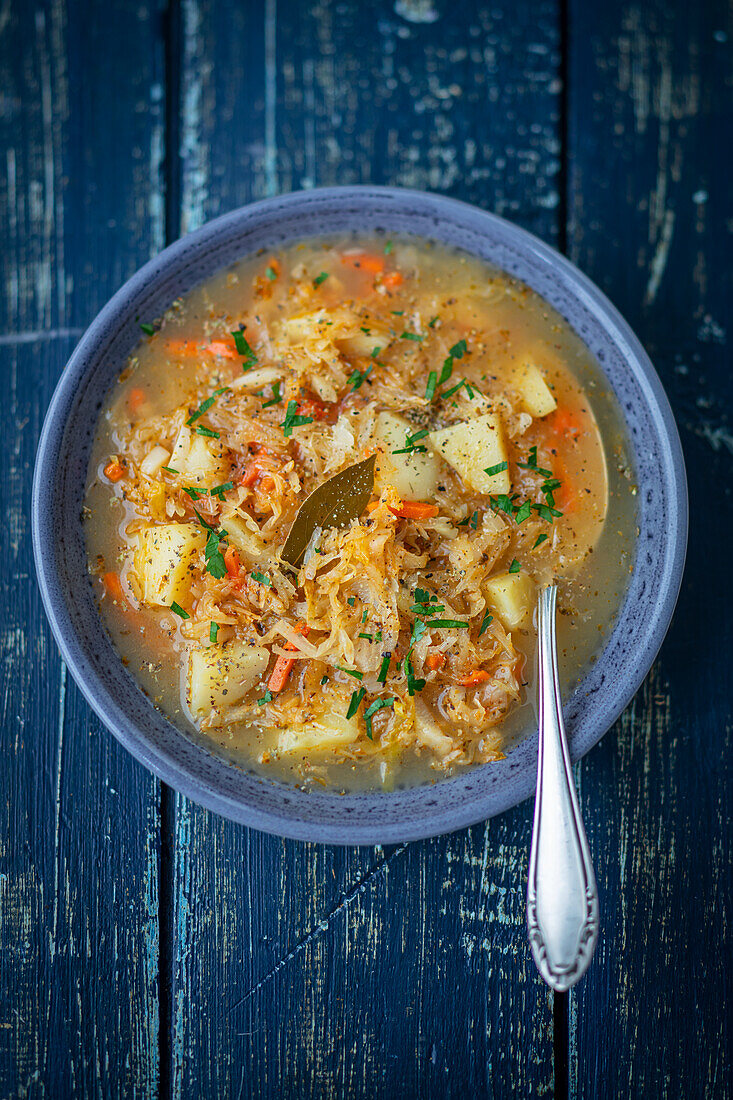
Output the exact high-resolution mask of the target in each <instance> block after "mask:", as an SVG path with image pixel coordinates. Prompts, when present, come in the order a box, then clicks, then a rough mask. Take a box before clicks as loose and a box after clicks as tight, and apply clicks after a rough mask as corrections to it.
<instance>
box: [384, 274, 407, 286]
mask: <svg viewBox="0 0 733 1100" xmlns="http://www.w3.org/2000/svg"><path fill="white" fill-rule="evenodd" d="M404 281H405V280H404V279H403V278H402V273H401V272H399V271H388V272H387V274H386V275H385V276H383V278H382V286H386V287H387V290H392V289H393V288H394V287H397V286H402V284H403V282H404Z"/></svg>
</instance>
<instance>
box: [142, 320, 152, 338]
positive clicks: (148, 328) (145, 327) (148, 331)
mask: <svg viewBox="0 0 733 1100" xmlns="http://www.w3.org/2000/svg"><path fill="white" fill-rule="evenodd" d="M140 328H141V329H142V330H143V332H144V333H145V335H146V336H152V335H153V333H154V332H155V325H151V324H148V323H147V322H146V323H145V324H144V325H140Z"/></svg>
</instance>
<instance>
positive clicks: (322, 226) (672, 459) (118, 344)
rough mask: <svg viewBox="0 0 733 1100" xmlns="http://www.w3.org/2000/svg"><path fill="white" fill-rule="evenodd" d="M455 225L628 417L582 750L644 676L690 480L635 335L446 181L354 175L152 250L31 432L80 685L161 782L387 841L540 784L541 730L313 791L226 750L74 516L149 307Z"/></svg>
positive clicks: (680, 555)
mask: <svg viewBox="0 0 733 1100" xmlns="http://www.w3.org/2000/svg"><path fill="white" fill-rule="evenodd" d="M382 229H383V230H386V231H388V232H393V233H398V232H405V233H412V234H415V235H419V236H425V237H430V238H433V239H436V240H439V241H445V242H447V243H448V244H450V245H455V246H458V247H460V248H463V249H465V250H466V251H467V252H469V253H472V254H474V255H476V256H479V257H481V258H483V259H485V260H488V261H490V262H491V263H493V264H495V265H496V266H498V267H500V268H502V269H503V270H504V271H507V272H509V273H511V274H512V275H515V276H517V277H518V278H520V279H522V280H524V281H525V282H526V283H528V284H529V285H530V286H531V287H533V288H534V289H535V290H536V291H538V292H539V293H540V294H541V295H542V296H543V297H544V298H546V299H547V301H549V302H550V303H551V304H552V305H553V306H554V307H555V309H557V310H558V311H559V312H560V313H561V314H562V316H563V317H565V318H567V320H568V321H569V322H570V324H571V325H572V327H573V328H574V329H575V331H576V332H577V333H578V334H579V335H580V337H581V338H582V339H583V341H584V342H585V344H586V345H587V346H588V348H589V349H590V350H591V352H592V353H593V354H594V355H595V357H596V358H597V359H598V361H599V362H600V364H601V366H602V369H603V371H604V372H605V375H606V377H607V378H608V381H609V383H610V385H611V387H612V388H613V390H614V391H615V393H616V395H617V397H618V400H619V403H620V405H621V409H622V410H623V414H624V417H625V419H626V424H627V427H628V433H629V438H630V441H631V450H632V454H633V460H634V464H635V475H636V480H637V484H638V486H639V490H640V491H639V498H638V509H639V514H638V526H639V529H640V536H639V539H638V543H637V546H636V553H635V568H634V572H633V575H632V579H631V582H630V586H629V589H628V592H627V594H626V598H625V603H624V606H623V608H622V611H621V613H620V614H619V615H618V617H617V619H616V625H615V628H614V630H613V632H612V634H611V636H610V637H609V638H608V641H607V644H606V646H605V649H604V650H603V652H602V654H601V655H600V656H599V659H598V660H597V662H596V663H595V664H594V665H593V666H592V667H591V669H590V671H589V672H588V674H587V676H586V677H585V679H584V680H583V681H582V682H581V684H580V685H579V687H578V688H577V689H576V690H575V691H574V693H573V694H572V696H571V697H570V699H569V700H568V701H567V704H566V719H567V727H568V732H569V737H570V747H571V754H572V757H573V759H577V758H578V757H580V756H582V755H583V754H584V753H585V752H587V751H588V749H590V748H591V746H592V745H594V744H595V743H596V742H597V741H598V740H599V738H600V737H602V735H603V734H604V733H605V731H606V730H607V729H608V728H609V726H610V725H611V724H612V723H613V721H614V720H615V719H616V718H617V717H618V715H619V714H620V713H621V711H622V710H623V709H624V707H625V706H626V705H627V703H628V702H629V701H630V699H631V698H632V696H633V695H634V693H635V692H636V690H637V689H638V687H639V686H640V684H641V682H642V680H643V679H644V677H645V676H646V673H647V672H648V670H649V668H650V666H651V663H652V661H653V660H654V657H655V656H656V654H657V652H658V650H659V647H660V645H661V643H662V639H663V638H664V635H665V632H666V630H667V627H668V625H669V622H670V619H671V616H672V612H673V609H674V605H675V601H676V598H677V593H678V590H679V585H680V581H681V576H682V569H683V565H684V556H685V548H686V539H687V493H686V484H685V473H684V463H683V459H682V451H681V448H680V443H679V438H678V435H677V429H676V427H675V423H674V420H673V418H672V413H671V410H670V408H669V404H668V402H667V399H666V397H665V394H664V391H663V389H662V386H661V383H660V381H659V379H658V377H657V375H656V373H655V372H654V368H653V367H652V365H651V363H650V362H649V359H648V358H647V356H646V354H645V352H644V350H643V348H642V347H641V345H640V344H639V341H638V340H637V339H636V337H635V336H634V334H633V332H631V330H630V329H629V327H628V325H627V324H626V323H625V322H624V320H623V319H622V318H621V317H620V315H619V314H618V313H617V312H616V310H615V309H614V307H613V306H612V305H611V303H610V302H609V301H608V300H607V299H606V298H605V297H604V296H603V294H601V292H600V291H599V290H598V289H597V287H595V286H594V285H593V283H591V282H590V281H589V280H588V279H586V278H585V276H584V275H582V274H581V273H580V272H579V271H578V270H577V269H576V268H575V267H573V266H572V264H570V263H568V261H567V260H565V259H563V257H562V256H560V255H559V254H558V253H556V252H554V251H553V250H552V249H551V248H548V247H547V245H545V244H542V242H541V241H539V240H537V238H536V237H533V236H531V235H530V234H529V233H525V232H524V231H523V230H521V229H517V228H516V227H515V226H513V225H510V224H509V223H508V222H506V221H503V220H502V219H501V218H498V217H495V216H494V215H492V214H486V213H484V212H483V211H481V210H478V209H476V208H475V207H472V206H467V205H465V204H464V203H460V202H456V201H454V200H452V199H446V198H441V197H440V196H437V195H430V194H425V193H422V192H418V191H407V190H400V189H395V188H383V187H343V188H328V189H324V190H320V191H308V192H302V193H296V194H292V195H284V196H282V197H279V198H274V199H267V200H265V201H264V202H259V203H254V204H253V205H252V206H247V207H244V208H243V209H241V210H235V211H233V212H232V213H231V214H226V215H225V216H224V217H221V218H217V220H216V221H213V222H210V223H209V224H208V225H205V226H204V227H203V228H202V229H199V230H198V231H197V232H195V233H191V234H190V236H188V237H184V238H183V240H180V241H177V242H176V243H175V244H174V245H171V247H170V248H167V249H166V250H165V252H162V253H161V254H160V255H159V256H158V257H157V258H156V259H154V260H151V262H150V263H148V264H146V265H145V267H143V268H142V269H141V270H140V271H138V272H137V274H136V275H134V276H133V277H132V278H131V279H130V280H129V282H127V283H126V284H125V285H124V286H123V287H122V289H121V290H120V291H118V293H117V294H115V296H114V298H112V300H111V301H110V302H109V303H108V305H106V306H105V308H104V309H103V310H102V312H101V313H100V314H99V316H98V317H97V318H96V320H95V321H94V322H93V323H92V325H91V326H90V327H89V329H88V330H87V332H86V334H85V335H84V337H83V339H82V340H81V342H80V343H79V346H78V347H77V348H76V350H75V352H74V354H73V355H72V357H71V359H70V360H69V363H68V365H67V366H66V369H65V370H64V373H63V375H62V376H61V379H60V381H59V384H58V386H57V388H56V392H55V393H54V396H53V400H52V401H51V406H50V408H49V411H48V415H47V417H46V421H45V424H44V427H43V432H42V435H41V441H40V445H39V448H38V457H37V461H36V471H35V481H34V486H33V545H34V551H35V558H36V569H37V573H38V580H39V584H40V588H41V593H42V596H43V601H44V604H45V607H46V612H47V614H48V617H49V619H50V621H51V626H52V628H53V631H54V634H55V636H56V640H57V642H58V644H59V647H60V649H61V652H62V654H63V657H64V659H65V661H66V663H67V665H68V667H69V669H70V671H71V673H72V675H73V676H74V678H75V680H76V682H77V683H78V685H79V687H80V688H81V690H82V692H83V693H84V695H85V696H86V698H87V700H88V701H89V703H90V704H91V706H92V707H93V708H94V710H95V711H96V712H97V714H98V715H99V716H100V718H101V719H102V720H103V721H104V722H105V723H106V725H107V726H108V727H109V729H110V730H111V731H112V733H113V734H114V735H115V737H117V738H118V739H119V740H120V741H121V742H122V744H123V745H125V746H126V748H128V749H129V751H130V752H131V753H133V755H134V756H136V757H137V758H138V760H140V761H142V763H143V764H144V765H145V766H146V767H148V768H150V769H151V770H152V771H153V772H155V774H156V775H158V776H159V777H160V778H161V779H162V780H164V781H165V782H166V783H169V784H171V785H172V786H173V787H176V788H177V789H178V790H180V791H182V792H183V793H184V794H186V795H188V796H190V797H191V798H193V799H195V800H196V801H197V802H200V803H202V804H203V805H205V806H208V807H210V808H211V809H213V810H216V811H217V812H218V813H221V814H224V815H225V816H226V817H230V818H233V819H234V820H235V821H241V822H244V823H246V824H247V825H253V826H255V827H256V828H258V829H265V830H267V831H269V832H273V833H280V834H283V835H285V836H291V837H298V838H302V839H307V840H318V841H330V842H335V843H343V844H373V843H391V842H394V841H398V840H409V839H417V838H419V837H424V836H430V835H433V834H436V833H441V832H447V831H449V830H452V829H458V828H461V827H462V826H465V825H470V824H472V823H474V822H476V821H481V820H483V819H484V818H487V817H490V816H491V815H492V814H497V813H499V812H500V811H502V810H505V809H507V808H508V807H510V806H513V805H514V804H515V803H517V802H520V801H521V800H522V799H524V798H526V797H527V796H528V795H530V794H531V793H532V792H533V790H534V787H535V775H536V756H537V734H536V732H535V734H534V735H533V736H529V737H527V738H526V739H525V740H524V741H523V742H521V744H519V745H518V746H517V747H516V748H515V749H514V750H513V751H512V752H511V753H510V755H509V756H508V758H507V760H506V761H505V762H503V763H502V764H501V766H496V765H487V766H483V767H477V768H475V769H473V770H471V771H468V772H466V773H464V774H462V775H460V776H458V777H456V778H452V779H448V780H445V781H443V782H441V783H438V784H435V785H431V786H424V787H419V788H415V789H412V790H403V791H395V792H393V793H389V794H385V793H374V794H354V795H346V796H343V795H341V796H340V795H337V794H329V793H327V792H325V791H324V792H321V791H316V792H312V793H305V792H302V791H299V790H296V789H294V788H292V787H288V786H286V785H284V784H282V783H278V782H274V781H266V780H263V779H260V778H258V777H256V776H254V775H251V774H248V773H246V772H245V771H243V770H241V769H239V768H236V767H234V766H232V765H231V764H228V763H226V762H225V761H223V760H222V759H220V758H218V757H216V756H215V755H213V754H211V753H209V752H208V751H207V750H206V749H204V748H202V747H201V746H200V745H198V744H195V743H194V742H193V741H192V740H190V739H188V738H187V737H186V736H185V735H183V734H182V733H181V732H179V731H178V730H177V729H175V728H174V726H173V725H172V724H171V723H170V722H168V721H167V719H166V718H165V717H164V716H163V715H162V714H160V713H159V712H158V711H156V710H155V709H154V707H153V706H152V704H151V703H150V701H149V700H148V699H147V698H146V696H145V695H144V694H143V693H142V692H141V691H140V689H139V688H138V687H137V684H136V683H135V680H134V679H133V678H132V676H131V675H130V673H129V672H127V670H126V669H125V667H124V666H123V664H122V662H121V661H120V659H119V657H118V656H117V654H116V651H115V650H114V648H113V646H112V642H111V641H110V639H109V637H108V635H107V633H106V631H105V629H104V626H103V625H102V622H101V620H100V617H99V613H98V611H97V608H96V606H95V602H94V598H93V594H92V589H91V585H90V582H89V578H88V575H87V570H86V555H85V547H84V535H83V532H82V525H81V522H80V518H79V517H80V513H81V506H82V496H83V492H84V486H85V482H86V478H87V466H88V461H89V452H90V446H91V443H92V435H93V432H94V425H95V422H96V420H97V417H98V416H99V413H100V410H101V409H102V406H103V403H104V401H105V396H106V394H107V391H108V390H109V388H110V386H111V385H112V384H113V382H114V381H115V379H116V377H117V375H118V373H119V370H120V367H121V364H122V363H123V362H124V360H125V358H126V356H127V355H128V354H129V353H130V351H131V349H132V348H133V346H134V345H135V344H136V343H137V341H138V339H139V336H140V329H139V325H138V322H139V319H140V318H147V317H154V316H157V315H158V314H160V313H161V312H162V311H163V310H164V309H165V308H166V307H167V306H168V305H169V304H170V302H171V301H172V300H173V299H174V298H175V297H176V296H177V295H179V294H182V293H184V292H185V291H187V290H189V289H190V288H191V287H192V286H194V285H195V284H196V283H199V282H201V281H202V280H204V279H206V278H208V276H210V275H211V274H212V273H213V272H215V271H217V270H219V269H220V268H222V267H224V266H226V265H227V264H230V263H232V262H233V261H234V260H237V259H239V258H240V257H242V256H244V255H247V254H248V253H251V252H254V251H255V250H257V249H259V248H267V249H272V248H275V247H277V246H279V245H282V244H285V243H287V242H289V241H292V240H295V239H298V238H303V237H309V236H316V235H319V234H326V235H327V234H338V233H342V232H349V231H353V230H357V231H362V232H365V233H369V232H372V231H374V230H382Z"/></svg>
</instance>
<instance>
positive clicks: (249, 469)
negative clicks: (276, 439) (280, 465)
mask: <svg viewBox="0 0 733 1100" xmlns="http://www.w3.org/2000/svg"><path fill="white" fill-rule="evenodd" d="M274 469H276V466H275V465H273V460H272V459H270V460H269V461H268V458H267V450H266V449H265V447H260V448H259V449H258V450H257V451H256V452H255V454H254V456H253V457H252V458H251V459H250V460H249V462H248V463H247V465H246V466H245V468H244V474H243V475H242V478H241V480H240V482H239V484H240V485H245V486H246V487H247V488H248V489H251V488H252V486H253V485H254V483H255V482H256V481H257V480H258V478H261V477H262V476H263V475H264V474H265V472H266V471H268V470H269V471H272V470H274Z"/></svg>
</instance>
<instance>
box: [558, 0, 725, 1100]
mask: <svg viewBox="0 0 733 1100" xmlns="http://www.w3.org/2000/svg"><path fill="white" fill-rule="evenodd" d="M730 13H731V9H730V7H729V5H726V4H725V2H724V0H714V2H712V3H706V4H690V5H668V4H666V3H662V2H659V0H654V2H652V3H649V2H647V3H645V4H643V5H642V4H638V5H637V4H624V5H618V6H617V5H588V4H586V3H583V2H581V0H571V6H570V21H571V32H572V33H571V38H570V46H571V48H570V54H569V59H570V67H569V73H568V78H569V87H568V96H569V105H570V113H569V119H568V124H569V125H568V137H569V156H570V159H569V178H568V182H569V191H568V200H569V207H568V214H569V237H568V246H569V253H570V256H571V258H572V259H573V260H575V261H576V262H577V263H578V264H579V265H580V267H582V268H583V269H584V270H585V271H587V272H588V274H589V275H590V276H591V277H592V278H594V279H595V280H596V281H597V282H598V283H599V285H600V286H601V287H603V289H605V290H606V291H607V292H608V294H609V295H610V297H611V298H612V299H613V301H614V302H615V303H616V304H617V305H618V307H619V308H620V309H621V310H622V312H623V313H624V314H625V315H626V317H627V318H628V319H629V321H630V322H631V324H632V325H633V326H634V328H635V330H636V332H637V333H638V335H639V336H640V338H641V339H642V341H643V342H644V344H645V345H646V347H647V349H648V351H649V353H650V355H651V357H652V360H653V361H654V363H655V365H656V367H657V370H658V371H659V373H660V375H661V377H662V381H663V382H664V384H665V387H666V389H667V393H668V394H669V397H670V400H671V402H672V406H673V408H674V411H675V414H676V417H677V422H678V424H679V427H680V433H681V438H682V445H683V448H684V451H685V456H686V461H687V471H688V478H689V489H690V543H689V552H688V561H687V571H686V574H685V579H684V582H683V588H682V593H681V596H680V601H679V605H678V609H677V613H676V616H675V621H674V623H673V626H672V629H671V631H670V633H669V636H668V638H667V640H666V642H665V644H664V647H663V649H662V652H661V655H660V658H659V660H658V661H657V663H656V665H655V667H654V670H653V672H652V673H651V675H650V676H649V678H648V679H647V682H646V684H645V685H644V687H643V689H642V691H641V692H640V693H639V694H638V696H637V697H636V699H635V701H634V703H633V704H632V706H631V707H630V708H629V710H628V711H627V713H626V714H625V715H624V716H623V718H622V719H621V721H620V723H619V724H618V727H617V728H616V729H615V730H614V731H612V732H611V733H609V734H608V735H607V737H606V738H605V739H604V741H602V743H601V745H600V746H599V747H598V748H597V749H595V750H594V751H593V752H591V753H590V754H589V755H588V756H587V757H586V758H585V759H584V760H583V761H582V763H581V765H580V767H579V769H578V772H579V778H580V786H581V801H582V809H583V812H584V816H585V820H586V822H588V824H589V830H588V832H589V841H590V844H591V848H592V849H593V852H594V855H595V859H596V866H597V871H598V880H599V885H600V888H601V904H602V912H603V935H602V939H601V942H600V946H599V950H598V955H597V958H596V961H595V962H594V964H593V967H592V969H591V970H590V972H589V974H588V977H587V979H586V980H585V982H584V983H583V984H582V985H581V986H580V987H579V988H578V990H577V992H576V993H574V994H573V995H572V1005H571V1013H570V1023H571V1034H570V1041H571V1055H572V1059H571V1095H573V1096H575V1097H579V1098H580V1097H588V1096H594V1097H598V1098H606V1097H608V1098H611V1097H618V1096H644V1097H647V1096H653V1097H670V1098H672V1097H680V1096H682V1097H698V1096H699V1097H724V1096H730V1095H731V1092H733V1065H732V1060H731V1050H730V1036H731V996H730V995H731V988H730V983H731V972H732V971H731V949H730V915H731V914H730V904H731V898H732V897H733V889H732V887H733V882H732V881H731V867H732V855H733V853H732V851H731V805H732V803H733V787H732V784H731V749H732V747H733V745H732V741H733V737H732V734H731V728H732V723H731V688H730V674H729V670H730V665H731V654H732V652H733V650H732V642H733V632H732V631H731V625H730V617H729V616H728V615H727V613H725V611H724V613H723V614H722V616H721V614H720V611H721V610H723V609H725V608H726V607H727V598H728V596H729V594H730V582H729V580H728V575H729V569H730V554H729V552H728V544H729V539H730V533H731V531H733V523H732V518H733V517H732V514H731V486H732V485H733V462H732V461H731V459H732V456H733V433H732V431H731V424H730V418H729V417H730V410H731V408H732V407H733V384H732V382H731V373H730V345H729V331H728V330H729V327H730V320H731V271H730V255H731V253H730V229H731V221H730V216H731V204H730V194H731V191H730V184H729V175H730V142H729V141H728V140H727V139H723V134H724V133H726V131H727V133H728V134H729V133H730V113H731V105H732V104H731V72H732V71H733V69H732V67H731V60H732V55H731V39H730V38H729V37H728V34H727V33H726V32H730V31H731V26H730ZM581 44H582V48H581ZM726 218H727V219H728V222H727V225H726ZM726 535H727V536H728V537H727V538H726ZM599 1040H600V1041H599Z"/></svg>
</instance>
